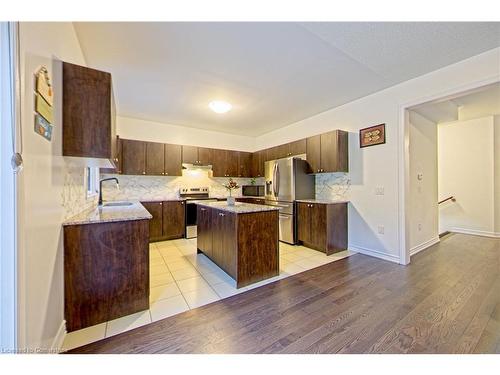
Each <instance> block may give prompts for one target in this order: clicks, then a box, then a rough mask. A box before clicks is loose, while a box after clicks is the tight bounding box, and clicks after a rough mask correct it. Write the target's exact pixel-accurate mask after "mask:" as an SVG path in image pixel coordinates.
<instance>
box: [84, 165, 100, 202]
mask: <svg viewBox="0 0 500 375" xmlns="http://www.w3.org/2000/svg"><path fill="white" fill-rule="evenodd" d="M83 182H84V186H85V198H86V199H87V200H88V199H94V198H95V197H97V195H98V194H99V187H98V183H99V168H96V167H85V173H84V180H83Z"/></svg>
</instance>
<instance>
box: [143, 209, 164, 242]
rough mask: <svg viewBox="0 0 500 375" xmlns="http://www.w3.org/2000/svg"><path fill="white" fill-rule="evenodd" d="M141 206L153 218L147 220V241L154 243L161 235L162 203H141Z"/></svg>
mask: <svg viewBox="0 0 500 375" xmlns="http://www.w3.org/2000/svg"><path fill="white" fill-rule="evenodd" d="M141 203H142V205H143V206H144V207H145V208H146V210H148V212H149V213H150V214H151V215H152V216H153V218H152V219H151V220H149V240H150V241H156V240H159V239H161V238H162V233H163V209H162V206H163V203H162V202H141Z"/></svg>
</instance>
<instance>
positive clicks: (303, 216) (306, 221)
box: [297, 203, 311, 243]
mask: <svg viewBox="0 0 500 375" xmlns="http://www.w3.org/2000/svg"><path fill="white" fill-rule="evenodd" d="M310 206H311V205H310V204H308V203H297V237H298V239H299V241H303V242H309V243H310V242H311V207H310Z"/></svg>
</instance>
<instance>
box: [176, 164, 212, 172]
mask: <svg viewBox="0 0 500 375" xmlns="http://www.w3.org/2000/svg"><path fill="white" fill-rule="evenodd" d="M182 169H187V170H196V169H201V170H204V171H211V170H212V164H191V163H182Z"/></svg>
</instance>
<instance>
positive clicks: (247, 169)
mask: <svg viewBox="0 0 500 375" xmlns="http://www.w3.org/2000/svg"><path fill="white" fill-rule="evenodd" d="M238 177H252V154H251V153H250V152H243V151H242V152H240V174H239V176H238Z"/></svg>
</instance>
